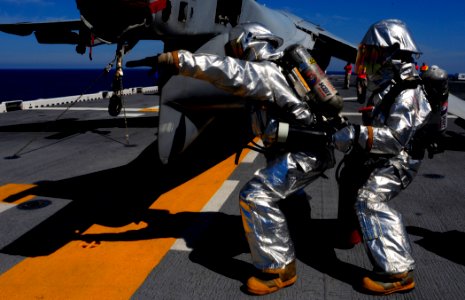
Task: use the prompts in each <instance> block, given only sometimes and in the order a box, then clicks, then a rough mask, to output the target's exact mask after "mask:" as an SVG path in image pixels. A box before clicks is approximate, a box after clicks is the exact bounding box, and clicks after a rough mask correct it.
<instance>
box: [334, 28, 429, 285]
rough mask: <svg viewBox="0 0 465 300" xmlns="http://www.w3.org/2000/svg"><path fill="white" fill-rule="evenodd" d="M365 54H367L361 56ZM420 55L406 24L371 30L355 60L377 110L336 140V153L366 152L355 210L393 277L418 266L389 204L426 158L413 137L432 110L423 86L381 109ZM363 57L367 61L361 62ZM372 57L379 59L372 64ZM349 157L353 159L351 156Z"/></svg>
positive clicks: (383, 269) (374, 253)
mask: <svg viewBox="0 0 465 300" xmlns="http://www.w3.org/2000/svg"><path fill="white" fill-rule="evenodd" d="M370 47H371V48H370ZM362 48H363V49H362ZM393 49H394V50H393ZM364 51H365V52H367V53H364V54H363V53H361V52H364ZM370 51H372V52H370ZM373 51H377V53H374V52H373ZM418 53H419V51H418V49H417V47H416V46H415V44H414V43H413V41H412V40H411V37H410V35H409V33H408V31H406V28H405V24H403V23H401V22H399V21H398V20H386V21H382V22H379V23H378V24H375V25H374V26H372V27H371V28H370V30H369V31H368V32H367V34H366V35H365V37H364V39H363V40H362V43H361V48H359V58H358V61H357V63H360V64H362V65H363V64H365V65H368V68H367V74H368V85H369V89H370V88H371V90H372V91H373V95H372V97H373V98H372V99H373V103H374V106H375V108H374V110H373V113H372V118H371V124H365V125H360V126H359V125H351V126H348V127H345V128H343V129H341V130H340V131H338V132H337V133H335V134H334V136H333V140H334V143H335V147H336V148H337V149H339V150H341V151H343V152H346V153H347V152H350V151H358V152H359V153H362V156H363V157H364V159H363V160H362V161H361V163H360V164H359V165H358V167H359V169H360V168H362V167H364V165H365V166H367V165H368V166H369V167H368V168H370V167H371V169H369V170H371V173H369V175H368V176H367V178H368V179H366V180H365V181H364V182H363V184H361V186H359V187H358V190H357V192H356V195H354V197H355V198H356V199H355V212H356V214H357V217H358V221H359V225H360V229H361V232H362V234H363V240H364V242H365V245H366V249H367V251H368V254H369V257H370V259H371V261H372V263H373V265H374V271H376V272H379V273H381V274H386V275H391V276H392V275H393V274H401V273H405V272H408V271H411V270H413V269H414V268H415V261H414V259H413V257H412V254H411V247H410V242H409V238H408V235H407V233H406V230H405V227H404V224H403V221H402V217H401V214H400V213H399V212H397V211H396V210H395V209H393V208H392V207H391V206H390V205H389V201H390V200H392V199H393V198H394V197H395V196H397V195H398V194H399V192H400V191H401V190H403V189H405V188H406V187H407V186H408V185H409V184H410V183H411V182H412V180H413V178H414V177H415V175H416V174H417V172H418V169H419V167H420V164H421V158H422V157H415V155H414V154H413V151H412V148H413V147H414V145H413V144H414V143H413V139H412V138H413V136H414V134H415V132H416V131H417V130H418V129H420V128H421V127H422V126H424V125H425V123H426V122H427V119H428V117H429V114H430V111H431V107H430V105H429V103H428V101H427V99H426V96H425V94H424V93H423V90H422V88H421V87H420V86H417V87H413V88H407V89H404V90H402V91H400V93H399V94H398V95H395V98H394V99H393V100H394V101H393V103H392V105H390V106H388V107H387V108H388V109H381V105H382V103H383V100H385V99H384V98H385V97H386V95H387V94H388V92H389V90H390V89H391V88H393V86H394V82H401V81H405V80H411V79H415V80H416V79H418V74H417V72H416V70H415V65H414V64H413V63H412V62H411V61H410V57H411V56H412V54H418ZM363 55H364V58H363V57H362V58H360V56H363ZM374 57H378V60H379V61H370V60H372V59H373V58H374ZM363 59H365V61H363ZM359 60H362V61H361V62H360V61H359ZM347 157H348V158H350V154H348V155H347ZM370 164H371V166H370ZM352 176H359V174H352ZM405 285H406V286H405V288H404V289H405V290H407V289H411V288H413V286H414V283H413V282H411V283H410V284H409V286H408V287H407V283H405ZM399 286H401V285H400V284H399ZM384 289H385V290H384ZM381 290H382V293H386V294H387V293H391V292H395V291H396V288H394V287H391V286H389V287H383V288H382V289H381ZM377 292H379V291H377Z"/></svg>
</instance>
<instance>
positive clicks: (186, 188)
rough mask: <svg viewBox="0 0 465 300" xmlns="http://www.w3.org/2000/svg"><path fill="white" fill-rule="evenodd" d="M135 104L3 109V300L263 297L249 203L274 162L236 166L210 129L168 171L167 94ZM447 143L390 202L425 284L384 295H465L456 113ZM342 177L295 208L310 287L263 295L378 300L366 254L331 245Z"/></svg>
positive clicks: (130, 99) (292, 220)
mask: <svg viewBox="0 0 465 300" xmlns="http://www.w3.org/2000/svg"><path fill="white" fill-rule="evenodd" d="M332 79H333V83H334V84H335V86H336V88H338V90H339V92H340V93H341V95H342V96H343V97H344V98H345V108H344V113H345V114H346V116H347V117H348V118H349V120H350V121H351V122H354V123H360V122H361V118H360V115H359V114H358V113H357V109H358V108H359V107H360V104H358V103H357V102H356V101H355V88H354V87H353V86H352V87H351V88H350V89H349V90H344V89H342V78H340V77H335V78H332ZM452 92H453V91H452ZM458 96H459V97H461V98H464V97H463V95H461V94H458ZM125 99H126V104H127V110H126V118H124V116H123V115H124V114H123V113H122V114H121V115H120V116H118V117H116V118H115V117H111V116H109V115H108V113H107V112H106V107H107V104H108V103H107V101H106V100H99V101H92V102H84V103H78V104H76V105H73V106H72V107H71V108H70V109H69V110H68V111H66V113H64V114H62V112H63V109H64V108H63V107H54V108H49V109H47V108H44V109H40V110H23V111H13V112H8V113H4V114H0V172H1V176H0V232H1V234H0V249H1V250H0V299H36V298H37V299H39V298H42V299H249V298H252V297H253V296H251V295H248V294H247V293H246V292H245V291H244V288H243V284H244V281H245V280H246V278H247V276H248V275H250V272H251V271H252V266H251V264H250V253H249V250H248V247H247V243H246V241H245V238H244V235H243V229H242V223H241V218H240V214H239V208H238V200H237V199H238V192H239V190H240V188H241V187H242V185H243V184H244V183H245V182H246V181H247V180H248V179H249V178H250V177H251V176H252V174H253V171H254V170H256V169H257V168H259V167H260V166H263V165H264V159H263V157H262V156H261V155H259V154H257V153H256V152H253V151H244V152H243V153H242V155H241V159H240V163H239V164H238V165H237V166H236V165H235V164H234V159H235V157H234V154H233V153H228V152H227V151H226V146H224V145H225V144H227V140H228V136H227V135H226V134H223V135H222V134H221V132H211V134H212V135H211V136H216V138H211V139H209V140H202V139H201V140H200V143H199V144H198V145H195V146H194V149H193V150H192V152H190V153H188V154H186V155H185V157H183V158H182V159H180V160H179V161H176V162H174V163H172V164H168V165H163V164H161V163H160V162H159V160H158V156H157V132H158V129H157V125H158V110H157V107H158V96H157V95H155V94H145V95H144V94H135V95H131V96H127V97H126V98H125ZM61 114H62V115H61ZM58 116H59V118H58V119H57V117H58ZM446 137H447V139H446V141H447V143H446V147H447V149H446V151H445V152H444V153H440V154H437V155H436V156H435V157H434V159H428V158H425V160H424V162H423V165H422V167H421V169H420V172H419V174H418V175H417V178H416V179H415V180H414V182H413V183H412V184H411V185H410V186H409V187H408V188H407V189H406V190H405V191H403V192H402V193H401V194H400V195H399V196H398V197H397V198H396V199H395V200H393V201H392V205H393V207H395V208H396V209H398V210H399V211H400V212H401V213H402V215H403V217H404V221H405V225H406V226H407V231H408V233H409V235H410V237H411V240H412V247H413V255H414V258H415V259H416V263H417V266H416V270H415V278H416V289H415V290H413V291H412V292H410V293H407V294H394V295H391V296H387V297H385V298H386V299H463V298H464V297H465V285H464V284H463V283H464V282H465V259H464V255H463V253H465V248H464V246H463V242H464V241H465V217H464V216H465V185H464V178H465V121H464V120H463V119H461V118H457V117H455V116H452V115H450V116H449V119H448V129H447V132H446ZM341 158H342V156H341V155H340V154H339V153H337V159H338V162H339V161H340V160H341ZM217 162H220V163H218V164H216V163H217ZM335 171H336V168H333V169H331V170H328V171H327V172H326V175H327V178H320V179H318V180H317V181H316V182H314V183H312V184H311V185H309V186H308V187H307V188H306V189H305V191H306V193H307V198H302V197H298V198H296V199H290V200H293V201H294V202H291V201H288V203H287V204H286V207H285V208H286V210H287V211H288V213H289V226H290V228H291V231H292V236H293V239H294V242H295V246H296V252H297V274H298V281H297V283H296V284H294V285H293V286H291V287H288V288H285V289H283V290H280V291H278V292H277V293H274V294H271V295H268V296H265V297H263V298H266V299H375V298H378V297H376V296H372V295H366V294H365V293H362V292H361V291H360V290H359V289H358V288H357V284H358V283H359V280H360V276H361V274H363V272H364V270H368V269H370V268H371V265H370V263H369V260H368V258H367V256H366V254H365V252H364V249H363V246H362V245H361V244H359V245H356V246H355V247H354V248H352V249H345V250H344V249H335V248H334V247H333V246H332V243H333V238H334V236H335V222H336V217H337V183H336V181H335Z"/></svg>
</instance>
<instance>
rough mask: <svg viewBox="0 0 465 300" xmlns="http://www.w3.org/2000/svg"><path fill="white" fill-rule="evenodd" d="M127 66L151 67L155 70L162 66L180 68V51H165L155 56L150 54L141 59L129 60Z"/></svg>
mask: <svg viewBox="0 0 465 300" xmlns="http://www.w3.org/2000/svg"><path fill="white" fill-rule="evenodd" d="M126 67H128V68H134V67H151V68H152V69H153V70H158V69H159V68H160V67H169V68H170V69H175V70H178V68H179V59H178V52H177V51H173V52H165V53H161V54H158V55H155V56H149V57H146V58H144V59H140V60H133V61H128V62H127V63H126Z"/></svg>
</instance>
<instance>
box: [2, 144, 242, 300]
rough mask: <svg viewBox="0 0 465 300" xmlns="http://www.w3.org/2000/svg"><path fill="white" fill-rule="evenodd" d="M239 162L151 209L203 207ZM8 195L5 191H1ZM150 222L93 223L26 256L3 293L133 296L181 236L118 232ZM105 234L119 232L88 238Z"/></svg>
mask: <svg viewBox="0 0 465 300" xmlns="http://www.w3.org/2000/svg"><path fill="white" fill-rule="evenodd" d="M246 153H247V151H244V152H243V156H242V157H241V159H242V158H243V157H244V155H245V154H246ZM235 167H236V166H235V164H234V156H231V157H230V158H228V159H226V160H225V161H223V162H221V163H220V164H218V165H216V166H214V167H213V168H211V169H209V170H207V171H205V172H204V173H202V174H201V175H199V176H197V177H195V178H194V179H192V180H190V181H188V182H186V183H185V184H183V185H181V186H178V187H177V188H175V189H173V190H171V191H170V192H168V193H165V194H164V195H162V196H161V197H160V198H158V199H157V200H156V201H155V202H154V203H153V204H152V205H151V206H150V208H149V209H152V210H167V211H168V212H169V213H170V214H176V213H178V212H198V211H200V210H201V209H202V208H203V207H204V205H205V204H206V203H207V202H208V201H209V200H210V198H211V197H212V196H213V195H214V194H215V192H216V191H217V190H218V189H219V188H220V187H221V185H222V184H223V182H224V181H225V180H226V179H227V178H228V177H229V176H230V175H231V173H232V172H233V171H234V169H235ZM7 194H8V193H7V192H3V194H2V191H1V190H0V196H2V197H4V196H5V195H7ZM147 226H148V225H147V224H146V223H145V222H140V223H138V224H135V223H133V224H129V225H127V226H124V227H119V228H112V227H105V226H100V225H93V226H91V227H90V228H89V229H88V230H86V231H85V232H83V233H81V236H82V240H74V241H70V242H69V243H67V244H66V245H64V246H63V247H61V248H60V249H58V250H57V251H55V252H54V253H52V254H50V255H47V256H41V257H32V258H26V259H25V260H23V261H22V262H20V263H19V264H17V265H16V266H15V267H13V268H12V269H10V270H8V271H7V272H5V273H4V274H3V275H2V276H0V293H1V294H0V295H1V298H5V299H130V298H131V296H132V295H133V294H134V292H135V291H136V290H137V289H138V288H139V287H140V285H141V284H142V283H143V282H144V280H145V279H146V277H147V276H148V275H149V273H150V272H151V271H152V270H153V268H155V267H156V266H157V264H158V263H159V262H160V261H161V260H162V259H163V257H164V256H165V254H166V253H167V252H168V251H169V249H170V248H171V246H172V245H173V243H174V242H175V240H176V237H167V238H149V239H140V238H139V239H137V238H136V239H134V240H131V239H127V240H118V236H117V234H118V233H134V232H137V231H138V230H144V228H146V227H147ZM101 233H105V234H107V235H111V234H114V235H115V239H108V240H102V241H89V239H86V238H85V237H86V235H88V236H89V235H93V234H101ZM109 240H110V241H109ZM46 242H47V241H44V243H46Z"/></svg>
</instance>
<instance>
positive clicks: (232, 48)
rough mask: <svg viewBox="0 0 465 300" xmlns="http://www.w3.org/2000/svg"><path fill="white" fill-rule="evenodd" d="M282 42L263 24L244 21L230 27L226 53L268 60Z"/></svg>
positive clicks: (257, 59)
mask: <svg viewBox="0 0 465 300" xmlns="http://www.w3.org/2000/svg"><path fill="white" fill-rule="evenodd" d="M282 44H283V39H282V38H280V37H278V36H276V35H274V34H273V33H271V31H270V30H268V29H267V28H265V27H264V26H263V25H261V24H258V23H245V24H240V25H237V26H236V27H234V28H233V29H231V32H230V34H229V42H228V43H227V44H226V53H227V54H228V55H230V56H232V57H235V58H239V59H244V60H249V61H261V60H270V59H273V57H274V56H276V49H277V48H279V47H280V46H281V45H282Z"/></svg>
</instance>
